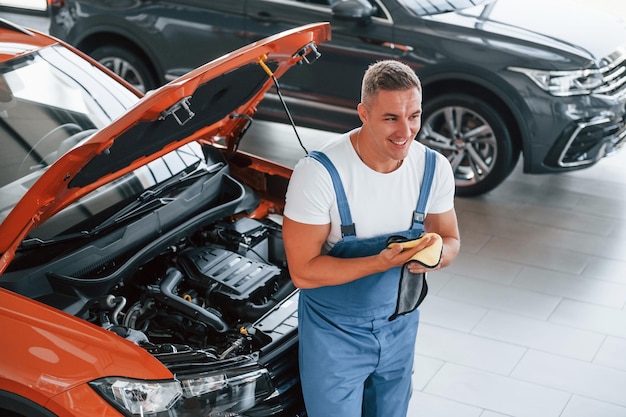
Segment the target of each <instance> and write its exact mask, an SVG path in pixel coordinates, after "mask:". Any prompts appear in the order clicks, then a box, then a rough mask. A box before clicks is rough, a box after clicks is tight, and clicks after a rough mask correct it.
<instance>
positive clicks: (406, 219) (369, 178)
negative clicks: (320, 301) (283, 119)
mask: <svg viewBox="0 0 626 417" xmlns="http://www.w3.org/2000/svg"><path fill="white" fill-rule="evenodd" d="M350 133H351V132H348V133H344V134H342V135H340V136H338V137H337V139H336V140H332V141H331V142H329V143H326V144H324V145H323V146H321V147H320V148H319V149H318V150H319V151H320V152H323V153H325V154H326V156H328V158H329V159H330V160H331V161H332V163H333V165H335V167H336V168H337V171H338V172H339V176H340V178H341V182H342V184H343V187H344V190H345V193H346V197H347V199H348V206H349V207H350V213H351V215H352V220H353V222H354V224H355V228H356V236H357V238H359V239H364V238H369V237H374V236H380V235H384V234H389V233H395V232H400V231H405V230H407V229H409V228H410V227H411V225H412V222H413V212H414V211H415V208H416V206H417V199H418V197H419V191H420V186H421V183H422V178H423V176H424V165H425V160H426V154H425V149H424V145H422V144H421V143H419V142H417V141H413V143H412V144H411V148H410V150H409V153H408V156H407V158H406V159H405V160H404V162H403V163H402V165H401V166H400V167H399V168H398V169H397V170H395V171H393V172H390V173H387V174H383V173H380V172H377V171H374V170H373V169H371V168H369V167H368V166H367V165H365V164H364V163H363V162H362V161H361V160H360V159H359V156H358V155H357V153H356V151H355V150H354V148H353V146H352V144H351V143H350ZM436 155H437V164H436V170H435V176H434V179H433V184H432V188H431V191H430V197H429V199H428V204H427V205H426V213H444V212H447V211H448V210H450V209H452V208H453V207H454V175H453V172H452V168H451V166H450V163H449V162H448V160H447V159H446V158H445V157H444V156H443V155H441V154H440V153H438V152H437V153H436ZM284 214H285V216H287V217H289V218H290V219H292V220H294V221H297V222H299V223H306V224H316V225H322V224H328V223H331V231H330V235H329V236H328V240H327V244H326V247H325V251H328V250H330V248H332V246H333V245H334V244H335V243H336V242H337V241H339V240H340V239H341V230H340V226H341V219H340V217H339V211H338V209H337V199H336V195H335V191H334V188H333V184H332V180H331V177H330V174H329V173H328V171H327V170H326V168H324V166H322V164H321V163H319V162H318V161H316V160H314V159H313V158H307V157H305V158H302V159H301V160H300V161H299V162H298V163H297V164H296V167H295V169H294V172H293V174H292V176H291V180H290V181H289V187H288V189H287V194H286V206H285V211H284Z"/></svg>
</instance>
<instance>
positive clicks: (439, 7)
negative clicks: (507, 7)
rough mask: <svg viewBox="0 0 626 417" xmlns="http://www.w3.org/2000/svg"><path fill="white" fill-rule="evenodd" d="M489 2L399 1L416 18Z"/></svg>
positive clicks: (453, 0) (487, 0)
mask: <svg viewBox="0 0 626 417" xmlns="http://www.w3.org/2000/svg"><path fill="white" fill-rule="evenodd" d="M489 1H491V0H399V2H400V4H402V6H404V8H405V9H407V10H408V11H410V12H411V13H413V14H415V15H417V16H429V15H433V14H439V13H448V12H454V11H457V10H462V9H467V8H468V7H473V6H477V5H479V4H483V3H487V2H489Z"/></svg>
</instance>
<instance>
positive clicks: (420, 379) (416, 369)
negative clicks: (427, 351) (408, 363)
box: [411, 337, 444, 390]
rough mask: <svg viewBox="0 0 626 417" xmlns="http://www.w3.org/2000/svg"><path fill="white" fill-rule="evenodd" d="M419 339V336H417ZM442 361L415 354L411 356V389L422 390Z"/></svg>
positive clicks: (439, 367)
mask: <svg viewBox="0 0 626 417" xmlns="http://www.w3.org/2000/svg"><path fill="white" fill-rule="evenodd" d="M418 340H419V337H418ZM443 364H444V361H442V360H439V359H434V358H428V357H426V356H422V355H415V357H414V358H413V375H412V376H411V382H412V384H413V390H422V389H424V387H425V386H426V384H428V382H430V380H431V379H432V378H433V377H434V376H435V374H436V373H437V372H438V371H439V370H440V369H441V367H442V366H443Z"/></svg>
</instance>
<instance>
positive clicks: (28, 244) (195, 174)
mask: <svg viewBox="0 0 626 417" xmlns="http://www.w3.org/2000/svg"><path fill="white" fill-rule="evenodd" d="M223 166H224V163H223V162H218V163H216V164H214V165H212V166H209V167H206V166H203V167H201V168H197V169H195V170H193V171H191V172H187V171H183V172H181V173H179V174H178V175H176V176H174V177H172V178H170V179H168V180H167V181H164V182H162V183H161V184H159V185H158V186H155V187H153V188H151V189H148V190H146V191H144V192H143V193H141V194H140V195H139V196H138V197H137V198H136V199H135V200H134V201H133V202H131V203H129V204H128V205H126V206H125V207H124V208H122V209H121V210H119V211H118V212H116V213H115V214H114V215H112V216H111V217H109V218H108V219H106V220H105V221H104V222H102V223H100V224H98V225H97V226H95V227H94V228H92V229H90V230H81V231H79V232H76V233H69V234H64V235H59V236H57V237H54V238H52V239H47V240H44V239H41V238H29V239H24V241H22V244H21V245H20V249H31V248H35V247H42V246H48V245H55V244H58V243H63V242H68V241H72V240H76V239H84V238H88V237H93V236H95V235H97V234H99V233H102V232H103V231H105V230H108V229H110V228H112V227H115V226H117V225H120V224H123V223H126V222H128V221H129V220H132V219H136V218H139V217H142V216H144V215H146V214H148V213H150V212H153V211H155V210H157V209H159V208H161V207H163V206H166V205H168V204H169V203H171V202H172V201H175V200H176V198H175V197H160V195H161V194H163V193H164V192H167V191H171V190H175V189H177V188H179V187H181V185H185V184H188V183H190V182H195V181H196V180H197V179H199V178H202V177H203V176H206V175H211V174H213V173H215V172H217V171H219V170H220V169H221V168H223Z"/></svg>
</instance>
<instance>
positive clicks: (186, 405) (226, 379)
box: [173, 367, 274, 417]
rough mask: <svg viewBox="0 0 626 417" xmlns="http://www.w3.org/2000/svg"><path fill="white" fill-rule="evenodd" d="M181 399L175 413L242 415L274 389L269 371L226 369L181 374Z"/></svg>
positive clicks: (249, 368)
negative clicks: (191, 374)
mask: <svg viewBox="0 0 626 417" xmlns="http://www.w3.org/2000/svg"><path fill="white" fill-rule="evenodd" d="M180 383H181V385H182V387H183V398H181V399H180V400H179V401H178V402H177V403H176V405H175V406H174V408H173V409H174V410H175V411H176V416H178V417H182V416H185V417H186V416H189V417H191V416H224V415H228V416H233V417H235V416H239V415H240V413H243V412H245V411H246V410H249V409H250V408H252V407H254V406H255V405H257V404H259V403H260V402H262V401H263V400H265V399H267V398H268V397H270V396H271V395H272V393H273V392H274V388H273V385H272V383H271V380H270V376H269V373H268V372H267V370H266V369H264V368H257V367H247V368H245V369H241V368H239V369H233V370H224V371H221V372H215V373H201V374H197V375H193V376H184V377H180Z"/></svg>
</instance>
